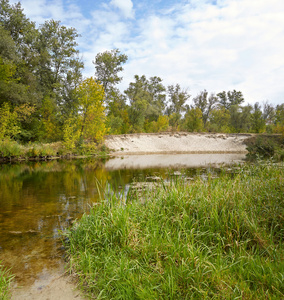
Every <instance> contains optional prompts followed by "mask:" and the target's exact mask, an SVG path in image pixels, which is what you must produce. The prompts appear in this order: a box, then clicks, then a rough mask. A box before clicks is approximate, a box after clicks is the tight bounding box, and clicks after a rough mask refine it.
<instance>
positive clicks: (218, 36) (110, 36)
mask: <svg viewBox="0 0 284 300" xmlns="http://www.w3.org/2000/svg"><path fill="white" fill-rule="evenodd" d="M72 1H73V4H72ZM149 1H150V0H149ZM213 2H214V3H213ZM75 3H79V2H77V1H75V0H69V1H68V2H67V1H66V0H64V1H63V0H60V1H48V2H47V0H37V1H35V0H22V5H23V7H24V8H25V13H26V14H27V15H28V17H30V19H31V20H36V21H37V20H44V19H46V18H54V19H59V20H62V23H63V24H64V25H71V26H73V27H75V28H77V29H78V31H79V33H81V34H82V38H81V39H80V40H79V43H80V48H81V53H82V54H83V56H84V59H85V65H86V70H85V74H86V76H90V75H93V74H94V70H95V69H94V66H93V64H92V60H93V59H94V58H95V56H96V54H97V53H98V52H102V51H104V50H110V49H113V48H119V49H120V50H121V52H122V53H125V54H127V55H128V57H129V60H128V62H127V64H126V65H125V66H124V67H125V71H124V73H123V74H122V76H123V77H124V83H123V84H122V88H126V87H127V85H128V84H129V81H133V76H134V75H135V74H138V75H143V74H145V75H146V76H160V77H161V78H162V79H164V84H166V85H168V84H174V83H180V84H181V86H183V87H185V88H187V87H189V89H190V91H191V93H192V94H193V95H195V94H197V93H198V92H200V91H201V90H203V89H207V90H208V91H209V92H220V91H222V90H231V89H237V90H240V91H242V92H243V93H244V95H245V97H246V100H247V101H249V102H255V101H260V102H261V101H263V100H266V99H268V100H270V101H271V102H274V103H282V102H283V98H282V97H283V95H284V86H283V84H282V81H283V79H282V78H284V56H283V53H284V32H283V28H284V18H283V13H284V1H282V0H270V1H267V0H250V1H247V0H217V1H209V0H203V1H197V0H195V1H190V2H189V3H185V2H179V3H177V4H174V5H172V6H171V7H169V6H167V8H166V9H164V10H159V11H154V10H153V9H152V8H151V12H150V13H149V12H148V11H147V10H145V9H146V7H147V5H146V3H145V4H144V3H143V8H144V10H143V13H140V11H138V9H139V7H140V4H141V3H139V4H137V6H135V14H134V8H133V4H132V2H131V1H130V0H111V1H110V2H103V3H101V4H100V5H97V6H96V10H94V11H93V12H89V15H88V16H86V15H83V13H82V11H83V10H82V8H81V7H78V5H79V4H77V5H76V4H75ZM82 5H83V3H82ZM135 15H136V18H137V19H136V20H135V19H134V16H135ZM137 16H141V17H139V18H138V17H137ZM41 23H42V21H41Z"/></svg>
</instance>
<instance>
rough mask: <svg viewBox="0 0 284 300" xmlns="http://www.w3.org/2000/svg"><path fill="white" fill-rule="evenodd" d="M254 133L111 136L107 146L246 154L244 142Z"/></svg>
mask: <svg viewBox="0 0 284 300" xmlns="http://www.w3.org/2000/svg"><path fill="white" fill-rule="evenodd" d="M251 137H253V134H224V133H188V132H175V133H171V132H166V133H137V134H124V135H110V136H106V138H105V145H106V146H107V147H108V148H109V149H111V151H112V153H111V155H114V156H121V155H144V154H207V153H208V154H213V153H215V154H218V153H219V154H235V153H239V154H240V153H247V152H248V151H247V149H246V147H247V146H246V144H245V141H246V140H247V139H249V138H251Z"/></svg>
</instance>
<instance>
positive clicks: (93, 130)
mask: <svg viewBox="0 0 284 300" xmlns="http://www.w3.org/2000/svg"><path fill="white" fill-rule="evenodd" d="M77 93H78V99H79V107H78V124H79V128H80V129H79V131H80V138H84V139H92V140H94V141H96V142H100V141H102V139H103V137H104V135H105V133H106V126H105V121H106V116H105V108H104V106H103V101H104V89H103V86H102V85H101V84H99V83H98V82H97V81H96V80H95V79H94V78H93V77H90V78H87V79H85V80H84V81H83V82H82V83H81V84H80V85H79V87H78V88H77Z"/></svg>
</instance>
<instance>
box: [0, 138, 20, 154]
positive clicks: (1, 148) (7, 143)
mask: <svg viewBox="0 0 284 300" xmlns="http://www.w3.org/2000/svg"><path fill="white" fill-rule="evenodd" d="M25 154H26V151H25V148H24V147H22V146H21V145H20V144H19V143H17V142H16V141H11V140H9V139H4V140H0V157H1V158H11V157H21V156H25Z"/></svg>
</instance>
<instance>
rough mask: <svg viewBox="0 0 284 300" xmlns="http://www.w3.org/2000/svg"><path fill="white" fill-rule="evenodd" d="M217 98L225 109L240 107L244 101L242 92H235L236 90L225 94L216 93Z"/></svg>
mask: <svg viewBox="0 0 284 300" xmlns="http://www.w3.org/2000/svg"><path fill="white" fill-rule="evenodd" d="M217 97H218V98H219V103H220V105H221V106H223V107H224V108H226V109H230V107H231V106H233V105H240V104H242V103H243V102H244V101H245V99H244V97H243V94H242V92H237V91H236V90H233V91H232V92H231V91H229V92H227V93H226V92H225V91H223V92H221V93H218V94H217Z"/></svg>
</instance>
